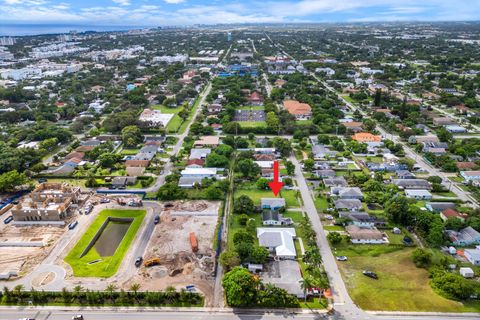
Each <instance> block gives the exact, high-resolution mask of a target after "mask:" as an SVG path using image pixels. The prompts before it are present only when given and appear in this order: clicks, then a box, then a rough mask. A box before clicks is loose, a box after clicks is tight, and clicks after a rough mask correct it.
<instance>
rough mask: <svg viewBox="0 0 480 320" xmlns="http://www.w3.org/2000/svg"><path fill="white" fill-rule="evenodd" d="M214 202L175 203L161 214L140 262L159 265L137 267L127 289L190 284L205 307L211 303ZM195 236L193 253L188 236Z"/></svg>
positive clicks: (127, 284) (147, 288)
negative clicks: (203, 299) (154, 261)
mask: <svg viewBox="0 0 480 320" xmlns="http://www.w3.org/2000/svg"><path fill="white" fill-rule="evenodd" d="M219 208H220V202H218V201H203V200H202V201H186V202H183V201H175V202H169V203H168V207H166V208H164V210H163V211H162V212H161V215H160V217H161V221H160V223H159V224H157V225H156V226H155V229H154V231H153V234H152V236H151V237H150V241H149V243H148V246H147V248H146V250H145V255H144V259H145V260H148V259H152V258H159V259H160V265H157V266H153V267H144V266H142V267H141V268H139V272H138V274H137V275H136V276H135V277H134V278H133V279H130V281H128V282H126V283H125V284H124V288H125V289H128V288H129V286H130V285H131V284H132V283H139V284H140V285H141V286H142V290H153V291H155V290H162V289H165V288H167V287H168V286H173V287H176V288H178V289H182V288H185V286H187V285H194V286H195V288H196V290H198V291H200V292H202V293H203V294H204V296H205V304H206V305H207V306H211V303H212V301H213V287H214V281H213V280H214V278H213V277H212V273H213V271H214V261H215V252H214V250H213V248H212V247H213V245H212V244H213V238H214V236H215V227H216V225H217V221H218V212H219ZM191 232H193V233H195V236H196V239H197V241H198V251H197V252H193V251H192V247H191V244H190V233H191Z"/></svg>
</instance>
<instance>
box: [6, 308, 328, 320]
mask: <svg viewBox="0 0 480 320" xmlns="http://www.w3.org/2000/svg"><path fill="white" fill-rule="evenodd" d="M76 314H82V315H83V317H84V319H85V320H118V319H122V320H130V319H131V320H161V319H164V320H170V319H179V320H180V319H182V320H183V319H185V320H193V319H195V320H237V319H242V320H260V319H264V320H270V319H272V320H273V319H308V320H310V319H312V320H313V319H321V318H323V317H322V316H317V315H314V314H300V315H291V314H290V315H288V314H287V313H279V314H270V313H269V314H261V313H259V314H250V313H246V314H242V313H237V314H236V313H232V312H215V313H213V312H201V311H193V312H184V311H173V312H165V311H162V312H151V311H147V312H138V311H131V312H124V311H120V312H118V311H115V310H112V311H107V310H106V311H78V312H75V311H55V310H51V311H47V310H45V311H35V310H25V311H5V310H2V312H1V314H0V320H17V319H21V318H23V317H31V318H32V319H35V320H70V319H72V316H74V315H76Z"/></svg>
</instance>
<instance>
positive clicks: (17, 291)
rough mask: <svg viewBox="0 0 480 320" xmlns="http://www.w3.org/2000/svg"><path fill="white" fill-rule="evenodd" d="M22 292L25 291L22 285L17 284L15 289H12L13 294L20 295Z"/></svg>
mask: <svg viewBox="0 0 480 320" xmlns="http://www.w3.org/2000/svg"><path fill="white" fill-rule="evenodd" d="M23 290H25V287H24V286H23V284H17V285H16V286H15V287H13V293H14V294H20V293H21V292H22V291H23Z"/></svg>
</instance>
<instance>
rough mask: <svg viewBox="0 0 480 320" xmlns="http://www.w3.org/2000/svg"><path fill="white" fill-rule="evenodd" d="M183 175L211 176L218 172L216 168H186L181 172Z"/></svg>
mask: <svg viewBox="0 0 480 320" xmlns="http://www.w3.org/2000/svg"><path fill="white" fill-rule="evenodd" d="M180 174H181V175H182V177H201V178H211V177H213V176H215V175H216V174H217V169H216V168H185V169H184V170H182V172H180Z"/></svg>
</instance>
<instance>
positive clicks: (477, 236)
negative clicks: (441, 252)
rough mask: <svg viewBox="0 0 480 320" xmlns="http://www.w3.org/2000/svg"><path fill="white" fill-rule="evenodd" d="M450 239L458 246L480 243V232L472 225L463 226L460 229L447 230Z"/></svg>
mask: <svg viewBox="0 0 480 320" xmlns="http://www.w3.org/2000/svg"><path fill="white" fill-rule="evenodd" d="M447 232H448V236H449V238H450V241H451V242H452V243H453V244H454V245H457V246H469V245H472V244H480V232H478V231H477V230H475V229H473V228H472V227H466V228H463V229H462V230H460V231H458V232H457V231H453V230H447Z"/></svg>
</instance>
